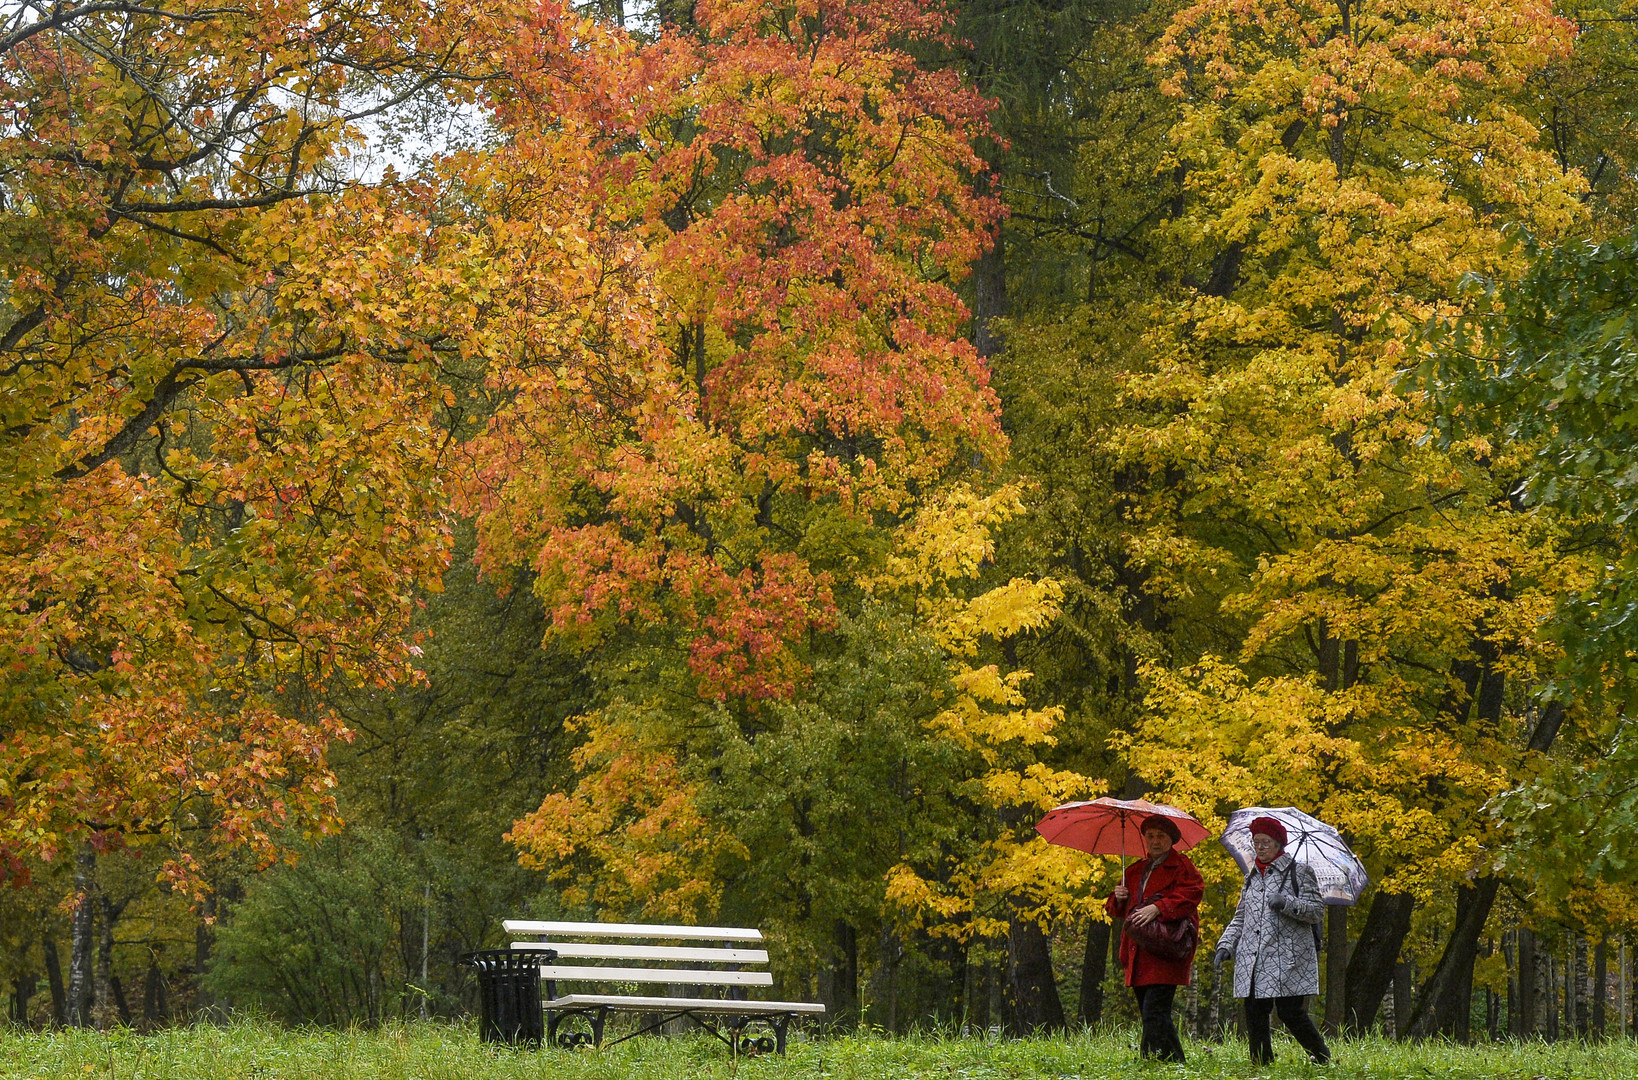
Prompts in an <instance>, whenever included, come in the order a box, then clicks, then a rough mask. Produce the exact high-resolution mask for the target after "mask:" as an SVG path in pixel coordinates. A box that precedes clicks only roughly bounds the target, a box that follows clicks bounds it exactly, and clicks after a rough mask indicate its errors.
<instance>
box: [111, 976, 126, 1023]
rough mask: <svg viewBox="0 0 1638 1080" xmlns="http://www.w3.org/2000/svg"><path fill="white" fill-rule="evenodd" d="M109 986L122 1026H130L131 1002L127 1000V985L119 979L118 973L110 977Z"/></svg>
mask: <svg viewBox="0 0 1638 1080" xmlns="http://www.w3.org/2000/svg"><path fill="white" fill-rule="evenodd" d="M108 988H109V990H110V992H111V993H112V995H113V999H114V1015H115V1016H117V1017H118V1018H119V1022H120V1025H121V1026H122V1027H130V1026H131V1003H130V1002H128V1001H126V1000H125V986H124V984H122V983H121V982H120V981H119V976H118V975H110V976H109V977H108Z"/></svg>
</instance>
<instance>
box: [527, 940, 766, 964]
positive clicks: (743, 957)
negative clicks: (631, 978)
mask: <svg viewBox="0 0 1638 1080" xmlns="http://www.w3.org/2000/svg"><path fill="white" fill-rule="evenodd" d="M512 948H514V949H517V950H519V951H526V952H545V951H546V950H547V949H551V950H552V951H553V952H555V953H557V955H558V956H560V957H562V958H564V959H566V960H688V961H693V962H696V963H703V964H766V963H767V962H768V951H767V950H766V949H704V948H691V947H689V946H687V945H606V944H604V943H603V942H600V941H514V942H512Z"/></svg>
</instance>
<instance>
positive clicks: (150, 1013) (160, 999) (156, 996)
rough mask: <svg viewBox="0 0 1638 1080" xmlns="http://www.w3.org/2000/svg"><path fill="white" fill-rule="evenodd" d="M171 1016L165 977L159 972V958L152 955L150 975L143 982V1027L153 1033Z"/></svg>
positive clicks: (149, 959) (150, 956)
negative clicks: (166, 995)
mask: <svg viewBox="0 0 1638 1080" xmlns="http://www.w3.org/2000/svg"><path fill="white" fill-rule="evenodd" d="M169 1014H170V1008H169V1004H168V1003H167V1002H166V1000H165V976H164V974H163V973H162V972H161V971H160V970H159V958H158V957H157V956H154V955H152V954H150V955H149V957H148V974H147V976H146V977H145V978H144V979H143V980H142V1026H143V1027H144V1028H146V1029H147V1030H149V1031H152V1030H153V1029H154V1028H157V1027H160V1026H161V1025H163V1024H164V1023H165V1021H166V1020H167V1019H168V1018H169Z"/></svg>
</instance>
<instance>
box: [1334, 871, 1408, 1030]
mask: <svg viewBox="0 0 1638 1080" xmlns="http://www.w3.org/2000/svg"><path fill="white" fill-rule="evenodd" d="M1415 908H1416V898H1415V897H1414V896H1412V895H1411V894H1410V893H1390V892H1382V891H1380V890H1378V892H1377V894H1376V895H1375V896H1374V897H1372V898H1371V906H1370V909H1369V910H1368V911H1366V913H1365V926H1364V928H1363V929H1361V930H1360V932H1359V940H1358V941H1356V942H1355V943H1354V949H1353V953H1352V955H1350V956H1349V957H1348V974H1347V980H1348V981H1347V994H1346V998H1345V1000H1346V1002H1347V1004H1346V1006H1345V1008H1344V1016H1343V1022H1344V1024H1345V1026H1346V1028H1347V1030H1348V1031H1351V1032H1353V1033H1355V1034H1358V1035H1363V1034H1364V1033H1366V1032H1367V1031H1369V1030H1370V1029H1371V1025H1372V1024H1374V1023H1376V1014H1377V1010H1378V1009H1379V1008H1380V1007H1381V1005H1382V998H1383V995H1385V994H1386V993H1387V992H1388V988H1389V987H1390V986H1391V985H1392V983H1393V974H1394V964H1395V963H1397V962H1398V960H1399V950H1400V948H1401V946H1403V945H1404V943H1405V935H1407V934H1409V933H1410V927H1411V912H1412V911H1414V910H1415ZM1394 1016H1395V1023H1397V1024H1398V1025H1399V1026H1400V1028H1403V1027H1404V1024H1405V1020H1406V1018H1407V1014H1406V1013H1400V1012H1398V1011H1397V1009H1396V1011H1395V1014H1394Z"/></svg>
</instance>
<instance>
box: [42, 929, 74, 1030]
mask: <svg viewBox="0 0 1638 1080" xmlns="http://www.w3.org/2000/svg"><path fill="white" fill-rule="evenodd" d="M42 951H43V952H44V953H45V969H46V985H47V986H48V987H50V988H51V1023H52V1026H53V1027H62V1026H63V1025H64V1024H66V1023H67V1022H68V992H67V990H65V989H64V987H63V962H62V959H61V958H60V957H59V956H58V955H57V942H56V941H55V940H53V939H52V938H50V937H47V938H46V939H45V944H44V946H42Z"/></svg>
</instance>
